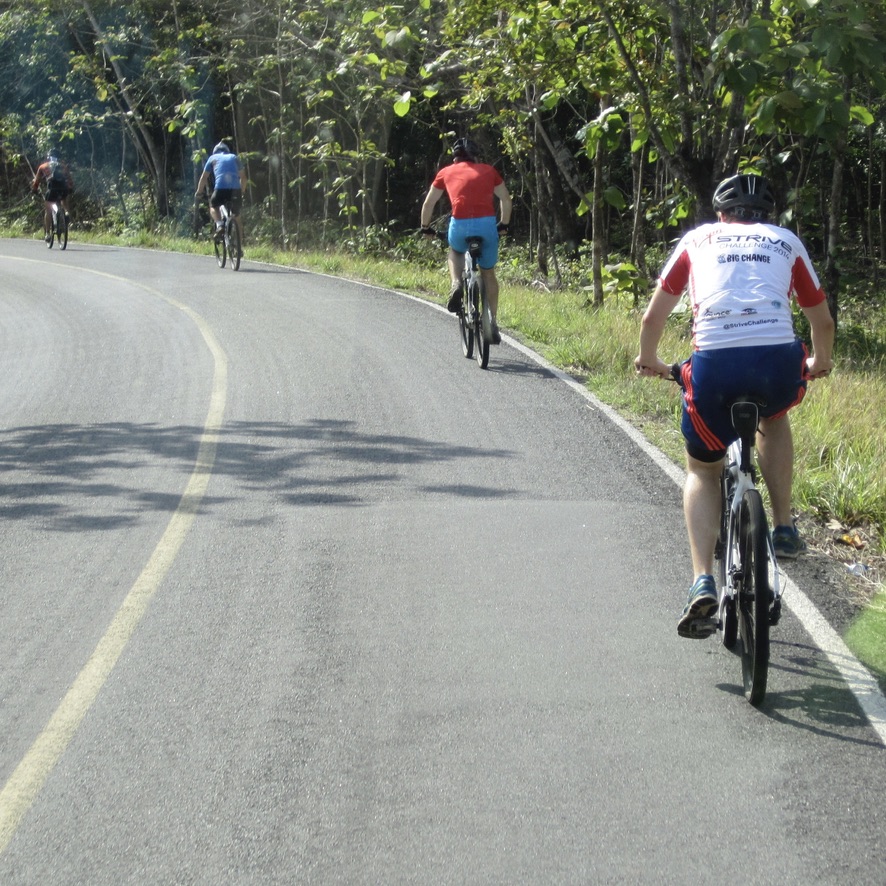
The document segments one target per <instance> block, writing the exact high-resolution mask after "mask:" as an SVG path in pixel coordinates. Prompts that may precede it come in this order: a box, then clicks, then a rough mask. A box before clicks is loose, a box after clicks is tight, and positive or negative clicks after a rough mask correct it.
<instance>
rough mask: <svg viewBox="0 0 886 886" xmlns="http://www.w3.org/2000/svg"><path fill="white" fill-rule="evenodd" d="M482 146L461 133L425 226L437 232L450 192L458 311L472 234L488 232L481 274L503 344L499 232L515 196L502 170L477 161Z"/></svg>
mask: <svg viewBox="0 0 886 886" xmlns="http://www.w3.org/2000/svg"><path fill="white" fill-rule="evenodd" d="M478 157H479V149H478V148H477V145H476V144H475V143H474V142H473V141H471V139H469V138H460V139H458V140H457V141H456V142H455V144H454V145H453V147H452V164H451V165H449V166H444V167H443V168H442V169H441V170H440V171H439V172H438V173H437V175H436V176H435V177H434V181H433V182H432V183H431V187H430V188H429V189H428V193H427V195H426V196H425V199H424V203H423V204H422V207H421V229H422V232H423V233H424V234H425V235H426V236H429V237H431V236H434V235H435V233H436V232H435V231H434V229H433V228H431V227H430V224H431V217H432V215H433V213H434V207H435V206H436V205H437V203H438V201H439V200H440V198H441V197H442V196H443V194H444V193H445V194H446V195H447V196H448V197H449V202H450V204H451V205H452V218H451V220H450V222H449V246H450V249H449V275H450V277H451V278H452V288H451V289H450V293H449V304H448V305H447V307H448V309H449V310H450V311H451V312H452V313H453V314H456V313H458V311H459V310H460V308H461V300H462V291H461V289H462V284H461V275H462V271H463V270H464V261H465V258H464V256H465V252H467V249H468V242H467V238H468V237H472V236H476V237H482V238H483V245H482V250H481V253H480V260H479V265H480V274H481V276H482V277H483V282H484V283H485V285H486V297H487V300H488V303H489V313H490V314H491V315H492V343H493V344H499V343H500V342H501V335H500V333H499V331H498V320H497V317H498V278H497V277H496V276H495V265H496V263H497V262H498V239H499V234H501V233H506V232H507V230H508V226H509V224H510V221H511V209H512V205H513V204H512V200H511V196H510V194H509V193H508V189H507V186H506V185H505V183H504V180H503V179H502V177H501V175H500V174H499V171H498V170H497V169H496V168H495V167H494V166H489V165H488V164H486V163H480V162H478ZM496 198H497V199H498V202H499V208H500V212H501V217H500V219H499V221H498V222H497V223H496V220H495V200H496Z"/></svg>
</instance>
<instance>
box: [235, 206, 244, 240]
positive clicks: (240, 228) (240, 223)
mask: <svg viewBox="0 0 886 886" xmlns="http://www.w3.org/2000/svg"><path fill="white" fill-rule="evenodd" d="M234 221H235V222H236V223H237V230H238V231H239V232H240V247H241V248H242V247H243V219H242V218H240V215H239V213H238V214H237V215H235V216H234Z"/></svg>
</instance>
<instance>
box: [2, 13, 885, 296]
mask: <svg viewBox="0 0 886 886" xmlns="http://www.w3.org/2000/svg"><path fill="white" fill-rule="evenodd" d="M0 66H2V77H0V164H2V182H0V189H2V192H3V196H4V197H5V200H4V201H3V202H4V204H5V209H6V211H7V220H9V211H10V207H11V208H12V211H15V208H16V206H18V207H19V211H21V206H22V195H23V194H24V193H25V188H26V183H27V178H28V176H29V174H30V170H31V169H32V168H33V167H34V166H35V165H36V161H37V159H38V158H40V157H42V155H43V154H44V153H45V152H46V150H47V149H48V148H49V147H50V146H55V147H57V148H59V149H60V150H61V151H63V153H64V154H65V155H66V157H67V158H68V159H69V160H70V161H71V163H72V165H73V167H74V169H75V170H76V176H77V184H78V191H77V202H78V206H77V211H78V216H79V218H80V219H81V220H82V221H84V222H86V221H89V222H92V223H94V224H96V225H101V226H104V227H109V228H113V227H115V226H116V227H117V228H118V229H119V228H126V227H129V228H132V227H136V228H138V227H148V228H150V227H156V226H158V225H178V226H182V225H185V226H186V225H187V224H189V223H191V222H192V220H193V216H194V209H193V200H192V194H193V189H194V184H195V182H196V178H197V175H198V173H199V167H200V165H201V163H202V161H203V159H204V157H205V155H206V151H207V149H208V148H209V147H211V145H212V144H213V143H214V142H215V141H217V140H218V139H220V138H222V137H225V138H229V139H231V140H232V141H233V143H234V145H235V147H236V149H237V150H238V151H239V152H240V153H241V155H242V156H243V157H244V159H245V160H246V161H247V163H248V173H249V178H250V182H251V187H250V191H249V197H248V221H249V226H250V229H251V230H252V231H253V233H259V234H261V235H263V236H265V237H267V238H269V239H271V240H273V241H274V242H275V243H277V244H279V245H284V246H289V247H299V246H303V245H317V244H318V243H324V242H330V243H331V242H341V239H342V237H341V231H342V229H343V228H344V229H349V230H350V231H351V232H352V233H351V235H350V237H349V239H350V240H352V241H353V242H354V243H355V244H357V245H358V246H359V247H362V248H366V247H368V246H371V245H373V244H376V243H378V242H385V240H386V238H388V237H389V236H390V235H391V234H392V233H393V234H396V233H397V232H403V231H406V230H410V229H414V227H415V225H416V220H417V208H418V204H419V202H420V200H421V196H422V194H423V191H424V190H425V188H426V186H427V182H428V181H429V179H430V177H431V176H432V173H433V171H434V170H435V168H436V167H437V165H438V163H439V162H440V161H441V159H442V158H443V157H444V156H445V152H446V147H447V144H448V143H449V141H450V139H451V137H452V135H453V134H458V135H464V134H470V135H472V136H473V137H474V138H475V139H476V140H477V141H478V142H479V143H480V144H481V145H482V146H483V148H484V151H485V156H486V159H487V160H489V161H491V162H494V163H496V164H498V165H500V167H501V168H502V171H503V172H504V173H505V175H506V179H507V181H508V183H509V185H510V187H511V190H512V191H513V192H514V194H515V195H516V197H517V211H516V213H515V220H516V229H515V233H516V236H517V237H518V238H520V239H522V240H523V241H524V242H527V243H529V244H530V246H531V250H532V258H533V262H534V263H535V265H536V266H537V268H538V271H539V273H540V274H542V275H544V277H545V278H546V280H548V281H550V282H551V283H553V284H555V285H556V284H557V283H559V282H560V280H559V275H560V272H561V265H562V260H563V257H564V256H567V255H570V256H575V255H576V254H578V255H586V256H587V266H588V285H589V294H590V296H591V299H590V300H591V301H592V302H593V303H595V304H597V305H599V304H600V303H601V302H602V301H603V300H604V298H605V297H606V293H607V292H608V291H612V290H614V289H618V288H621V289H627V290H629V291H631V292H633V294H634V295H635V296H639V294H640V293H645V291H646V288H647V279H648V267H649V265H650V260H654V262H655V263H657V261H658V259H659V257H660V254H661V252H662V251H663V250H664V248H665V246H666V244H667V242H668V241H669V240H670V239H672V238H673V236H674V234H675V233H676V232H677V230H678V229H679V227H680V226H681V225H682V224H685V223H688V222H690V221H692V220H694V219H696V218H698V217H700V216H701V215H703V214H704V213H705V212H706V208H707V206H708V205H709V198H710V194H711V191H712V188H713V186H714V185H715V183H716V182H717V181H718V180H719V179H720V178H722V177H723V176H724V175H726V174H728V173H731V172H733V171H735V170H736V169H747V170H757V171H760V172H763V173H765V174H767V175H768V176H770V177H771V178H772V180H773V181H774V182H775V185H776V188H777V190H778V193H779V197H780V200H781V206H782V207H783V209H784V214H783V220H784V221H785V223H787V224H790V225H792V226H793V227H796V228H797V229H799V230H800V232H801V233H802V234H803V236H804V237H805V238H806V239H807V241H808V242H809V244H810V246H811V249H812V252H813V254H814V257H815V258H816V259H817V260H818V261H819V262H820V266H821V268H822V270H823V276H824V278H825V281H826V284H827V289H828V291H829V294H830V296H831V298H832V301H833V306H834V307H835V308H837V307H838V306H839V305H840V304H841V301H842V296H843V293H844V292H845V291H847V289H848V291H850V292H851V291H852V283H853V280H854V278H855V277H857V276H859V273H860V272H863V275H864V277H865V279H869V280H873V282H875V283H876V282H877V281H878V279H879V277H878V274H879V263H880V261H881V260H882V258H883V256H884V251H886V228H884V222H883V217H884V213H883V211H882V210H883V209H884V208H886V188H884V183H886V175H884V170H886V144H884V130H883V111H884V98H883V96H884V94H886V90H884V85H886V78H884V74H886V7H884V5H883V3H882V0H829V2H827V3H824V2H819V0H782V2H772V0H739V2H738V3H720V2H715V3H710V4H702V5H701V6H699V5H698V4H695V3H690V2H688V0H638V2H636V3H629V4H612V3H609V2H596V3H587V2H584V0H582V2H579V0H530V2H528V3H527V2H525V0H521V2H519V3H518V2H515V0H497V2H496V3H495V4H492V3H489V2H487V0H463V2H460V3H458V4H454V3H452V4H451V3H443V2H440V0H418V2H416V3H409V4H388V5H384V4H380V5H376V4H375V3H373V2H371V0H361V2H359V3H358V2H354V0H322V2H320V0H130V2H127V3H125V4H120V3H110V2H107V0H68V2H65V3H62V2H59V0H6V2H5V3H0ZM29 208H30V207H29ZM650 249H652V251H651V252H650ZM653 267H654V266H653Z"/></svg>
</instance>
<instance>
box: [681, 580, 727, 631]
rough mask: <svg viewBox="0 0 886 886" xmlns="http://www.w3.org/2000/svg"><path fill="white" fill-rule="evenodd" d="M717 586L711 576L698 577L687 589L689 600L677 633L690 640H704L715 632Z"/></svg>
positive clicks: (717, 604) (684, 608) (716, 621)
mask: <svg viewBox="0 0 886 886" xmlns="http://www.w3.org/2000/svg"><path fill="white" fill-rule="evenodd" d="M718 607H719V600H718V599H717V585H716V584H715V582H714V576H713V575H700V576H699V577H698V578H697V579H696V580H695V583H694V584H693V585H692V587H691V588H690V589H689V599H688V600H687V601H686V606H684V607H683V614H682V615H681V616H680V620H679V621H678V622H677V633H678V634H679V635H680V636H681V637H687V638H688V639H690V640H706V639H707V638H708V637H710V636H711V634H714V633H716V631H717V624H718V619H717V609H718Z"/></svg>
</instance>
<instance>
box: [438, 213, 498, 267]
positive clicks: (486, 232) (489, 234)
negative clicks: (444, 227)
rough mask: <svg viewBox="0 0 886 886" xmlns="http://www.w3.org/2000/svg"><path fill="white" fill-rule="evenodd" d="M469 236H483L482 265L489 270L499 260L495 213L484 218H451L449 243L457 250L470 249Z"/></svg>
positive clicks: (464, 250) (465, 250)
mask: <svg viewBox="0 0 886 886" xmlns="http://www.w3.org/2000/svg"><path fill="white" fill-rule="evenodd" d="M468 237H482V238H483V247H482V249H481V250H480V267H481V268H485V269H486V270H489V269H490V268H494V267H495V265H496V263H497V262H498V222H496V220H495V216H494V215H487V216H483V218H451V219H449V245H450V246H451V247H452V248H453V249H454V250H455V251H456V252H467V251H468V240H467V238H468Z"/></svg>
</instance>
